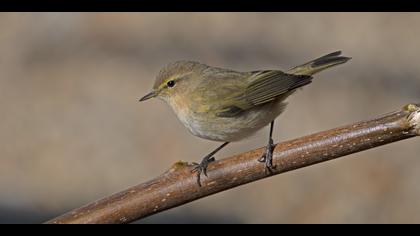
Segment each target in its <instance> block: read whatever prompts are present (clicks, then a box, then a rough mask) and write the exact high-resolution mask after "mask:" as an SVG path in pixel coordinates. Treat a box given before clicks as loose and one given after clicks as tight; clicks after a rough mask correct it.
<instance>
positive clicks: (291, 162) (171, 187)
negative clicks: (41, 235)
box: [47, 104, 420, 223]
mask: <svg viewBox="0 0 420 236" xmlns="http://www.w3.org/2000/svg"><path fill="white" fill-rule="evenodd" d="M418 135H420V104H409V105H407V106H405V107H404V108H403V109H401V110H400V111H396V112H392V113H389V114H387V115H384V116H382V117H380V118H377V119H373V120H369V121H362V122H358V123H355V124H351V125H347V126H343V127H340V128H335V129H332V130H328V131H323V132H320V133H316V134H312V135H308V136H306V137H302V138H298V139H295V140H291V141H286V142H283V143H280V144H277V146H276V148H275V149H274V164H275V165H276V166H277V167H276V169H275V171H274V172H273V173H271V174H268V173H266V172H265V170H264V164H262V163H260V162H258V161H257V159H258V158H259V157H260V156H261V155H262V152H263V150H264V149H262V148H260V149H257V150H253V151H249V152H246V153H242V154H239V155H236V156H233V157H230V158H226V159H222V160H219V161H216V162H213V163H211V164H210V165H209V168H208V178H202V187H199V186H198V185H197V181H196V177H195V175H193V174H191V173H190V171H191V168H192V167H191V164H188V163H184V162H178V163H175V164H174V165H173V166H172V168H170V169H169V170H168V171H167V172H165V173H164V174H162V175H161V176H159V177H157V178H155V179H153V180H151V181H149V182H146V183H143V184H139V185H137V186H134V187H132V188H129V189H127V190H124V191H122V192H119V193H116V194H114V195H112V196H109V197H106V198H104V199H102V200H98V201H96V202H93V203H91V204H88V205H86V206H84V207H81V208H79V209H76V210H73V211H71V212H69V213H66V214H64V215H62V216H59V217H57V218H55V219H52V220H50V221H48V222H47V223H128V222H132V221H134V220H138V219H141V218H144V217H146V216H149V215H152V214H155V213H158V212H161V211H164V210H167V209H170V208H173V207H176V206H180V205H182V204H185V203H188V202H191V201H194V200H196V199H199V198H202V197H205V196H209V195H211V194H215V193H217V192H220V191H224V190H227V189H231V188H234V187H236V186H239V185H242V184H246V183H249V182H253V181H256V180H259V179H262V178H266V177H269V176H271V175H276V174H280V173H284V172H286V171H290V170H294V169H298V168H302V167H305V166H309V165H313V164H316V163H319V162H323V161H328V160H331V159H334V158H338V157H342V156H345V155H348V154H351V153H355V152H360V151H363V150H366V149H369V148H373V147H377V146H381V145H384V144H387V143H391V142H395V141H398V140H402V139H406V138H410V137H414V136H418Z"/></svg>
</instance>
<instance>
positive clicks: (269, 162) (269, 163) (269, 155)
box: [258, 138, 276, 173]
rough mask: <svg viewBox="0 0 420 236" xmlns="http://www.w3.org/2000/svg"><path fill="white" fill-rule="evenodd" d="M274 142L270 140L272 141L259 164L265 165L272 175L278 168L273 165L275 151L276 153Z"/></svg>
mask: <svg viewBox="0 0 420 236" xmlns="http://www.w3.org/2000/svg"><path fill="white" fill-rule="evenodd" d="M274 147H275V145H274V141H273V139H271V138H270V141H269V142H268V145H267V147H266V148H265V151H264V154H263V155H262V156H261V157H260V158H259V159H258V161H259V162H264V163H265V168H266V170H268V171H269V172H270V173H271V172H272V171H273V169H275V168H276V166H274V165H273V151H274Z"/></svg>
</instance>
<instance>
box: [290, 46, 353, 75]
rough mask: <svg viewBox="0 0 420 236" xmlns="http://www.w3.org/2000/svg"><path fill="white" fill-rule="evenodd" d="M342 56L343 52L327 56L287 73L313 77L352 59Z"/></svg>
mask: <svg viewBox="0 0 420 236" xmlns="http://www.w3.org/2000/svg"><path fill="white" fill-rule="evenodd" d="M340 55H341V51H337V52H333V53H330V54H327V55H325V56H322V57H320V58H317V59H315V60H312V61H310V62H307V63H305V64H303V65H300V66H296V67H293V68H292V69H290V70H288V71H287V73H289V74H294V75H313V74H315V73H318V72H320V71H322V70H325V69H327V68H330V67H332V66H336V65H339V64H343V63H345V62H347V61H348V60H350V59H351V57H343V56H340Z"/></svg>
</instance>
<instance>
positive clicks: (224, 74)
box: [141, 52, 350, 142]
mask: <svg viewBox="0 0 420 236" xmlns="http://www.w3.org/2000/svg"><path fill="white" fill-rule="evenodd" d="M340 54H341V52H334V53H331V54H328V55H325V56H323V57H320V58H318V59H315V60H313V61H310V62H308V63H305V64H303V65H300V66H297V67H294V68H292V69H290V70H288V71H287V72H282V71H280V70H265V71H252V72H237V71H233V70H228V69H223V68H217V67H211V66H207V65H204V64H201V63H198V62H193V61H178V62H175V63H172V64H169V65H167V66H166V67H164V68H163V69H162V70H161V71H160V73H159V75H158V76H157V78H156V81H155V84H154V86H153V91H152V92H151V93H149V94H148V95H146V96H145V97H143V98H142V99H141V101H143V100H146V99H149V98H152V97H159V98H161V99H163V100H164V101H165V102H167V103H168V104H169V105H170V106H171V107H172V109H173V110H174V112H175V113H176V115H177V116H178V118H179V120H180V121H181V122H182V123H183V124H184V125H185V126H186V127H187V128H188V129H189V131H190V132H191V133H192V134H194V135H196V136H199V137H201V138H205V139H210V140H215V141H223V142H231V141H237V140H240V139H242V138H245V137H247V136H249V135H251V134H253V133H255V132H256V131H257V130H259V129H261V128H262V127H264V126H266V125H268V124H269V123H270V122H271V121H273V120H274V119H275V118H276V117H277V116H278V115H280V114H281V112H282V111H283V110H284V108H285V106H286V103H285V102H284V100H285V99H286V98H287V97H288V96H289V95H291V94H292V93H293V92H294V91H296V89H298V88H300V87H302V86H305V85H307V84H309V83H311V82H312V79H313V77H312V75H314V74H315V73H317V72H320V71H322V70H324V69H327V68H329V67H332V66H335V65H338V64H342V63H345V62H346V61H348V60H349V59H350V58H348V57H343V56H340Z"/></svg>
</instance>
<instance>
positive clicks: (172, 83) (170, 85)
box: [166, 80, 175, 88]
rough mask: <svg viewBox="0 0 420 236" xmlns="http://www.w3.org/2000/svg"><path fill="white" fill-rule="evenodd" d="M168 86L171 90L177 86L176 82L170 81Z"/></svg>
mask: <svg viewBox="0 0 420 236" xmlns="http://www.w3.org/2000/svg"><path fill="white" fill-rule="evenodd" d="M166 85H168V87H169V88H172V87H173V86H175V80H170V81H168V83H166Z"/></svg>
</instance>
